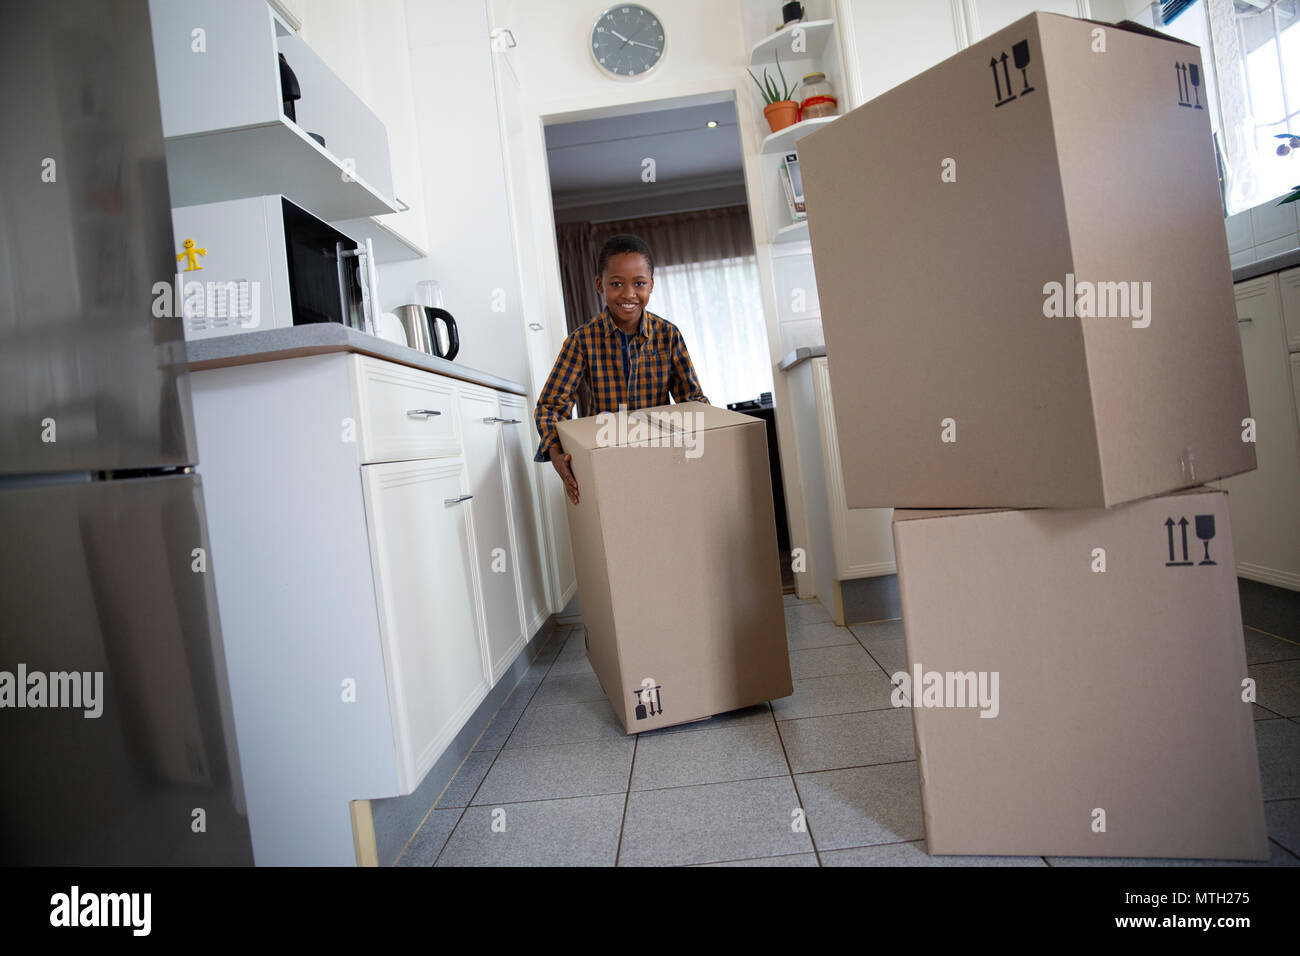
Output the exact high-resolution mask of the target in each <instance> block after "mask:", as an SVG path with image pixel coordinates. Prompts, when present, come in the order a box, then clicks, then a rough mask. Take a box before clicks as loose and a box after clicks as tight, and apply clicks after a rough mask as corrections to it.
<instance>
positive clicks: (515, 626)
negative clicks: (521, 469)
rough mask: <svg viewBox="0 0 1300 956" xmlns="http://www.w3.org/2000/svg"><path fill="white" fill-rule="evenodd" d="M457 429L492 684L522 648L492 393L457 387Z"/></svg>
mask: <svg viewBox="0 0 1300 956" xmlns="http://www.w3.org/2000/svg"><path fill="white" fill-rule="evenodd" d="M459 405H460V415H461V432H462V434H463V436H464V442H465V463H466V465H467V466H468V468H469V487H470V492H471V493H472V494H473V495H474V541H475V544H476V545H477V553H478V560H477V563H476V564H475V569H476V570H477V573H478V578H479V581H480V584H481V589H482V593H483V623H484V644H485V648H486V652H487V659H488V669H489V679H490V680H491V682H492V683H495V682H496V679H497V677H499V676H500V674H501V672H502V671H504V670H505V668H506V666H507V665H509V664H510V662H511V661H513V660H514V658H515V655H517V654H518V653H519V652H520V651H521V650H522V649H523V646H524V640H525V638H524V633H523V632H524V628H523V621H522V620H521V613H520V608H519V584H518V581H519V561H518V559H517V557H516V554H515V548H514V543H513V541H512V540H511V536H510V508H509V505H508V504H507V501H506V467H505V460H504V454H503V449H502V445H501V423H500V418H501V416H500V415H499V414H498V413H499V411H500V410H499V408H498V406H497V394H496V392H493V391H491V390H490V389H483V388H475V387H473V386H468V385H462V386H461V388H460V395H459Z"/></svg>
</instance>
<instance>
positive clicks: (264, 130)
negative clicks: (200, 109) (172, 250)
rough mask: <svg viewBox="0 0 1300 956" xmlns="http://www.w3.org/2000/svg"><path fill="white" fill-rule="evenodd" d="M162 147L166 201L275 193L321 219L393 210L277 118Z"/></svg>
mask: <svg viewBox="0 0 1300 956" xmlns="http://www.w3.org/2000/svg"><path fill="white" fill-rule="evenodd" d="M326 142H327V143H328V140H327V141H326ZM165 145H166V149H167V178H168V183H169V185H170V187H171V197H172V205H173V206H195V205H198V204H199V203H207V202H221V201H223V200H227V199H247V198H248V197H250V196H268V195H273V194H275V193H280V194H282V195H285V196H288V197H289V199H291V200H292V201H294V202H296V203H297V204H298V205H299V206H302V207H303V208H304V209H306V210H307V211H309V212H310V213H312V215H315V216H318V217H320V218H321V219H325V220H329V221H333V220H336V219H355V218H357V217H360V216H374V215H381V214H383V213H389V212H396V211H397V210H398V207H397V205H396V204H395V203H394V202H393V201H392V200H391V199H388V198H386V197H385V196H383V195H381V194H380V193H379V192H378V191H377V190H376V189H375V188H374V187H373V186H371V185H370V184H369V183H367V182H366V181H365V180H364V179H362V178H361V177H360V176H353V177H352V181H351V182H348V181H345V179H344V175H343V174H344V172H345V169H344V166H343V164H342V163H341V162H339V160H338V158H337V157H336V156H335V155H334V154H333V153H331V152H330V151H329V150H328V149H325V148H322V147H321V145H320V144H319V143H317V142H316V141H315V140H314V139H312V138H311V137H310V136H308V135H307V134H306V133H305V132H304V131H303V130H302V129H301V128H300V127H299V126H298V125H297V124H296V123H293V122H291V121H290V120H288V119H285V118H284V117H281V118H279V119H278V120H276V121H273V122H271V123H268V124H266V125H263V126H252V127H248V128H246V129H231V130H221V131H219V132H216V133H209V134H198V135H193V136H178V137H173V138H170V139H168V140H166V143H165Z"/></svg>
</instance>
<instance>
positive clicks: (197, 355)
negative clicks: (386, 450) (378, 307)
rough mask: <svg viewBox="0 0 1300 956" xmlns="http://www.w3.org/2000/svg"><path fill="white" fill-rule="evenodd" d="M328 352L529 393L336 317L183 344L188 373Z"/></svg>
mask: <svg viewBox="0 0 1300 956" xmlns="http://www.w3.org/2000/svg"><path fill="white" fill-rule="evenodd" d="M326 352H357V353H360V354H361V355H373V356H374V357H375V358H381V359H387V360H388V361H390V362H397V363H398V364H400V365H409V366H410V367H411V368H418V369H423V370H424V371H426V372H436V373H437V374H439V375H446V376H447V377H448V378H455V379H459V380H460V381H462V382H472V383H473V384H475V385H482V386H484V387H485V388H494V389H497V390H499V391H502V392H512V393H514V394H515V395H526V394H528V392H527V390H526V389H525V388H524V386H522V385H520V384H519V383H518V382H512V381H510V380H509V379H504V378H498V377H497V376H495V375H491V374H489V373H487V372H480V371H478V370H476V369H472V368H468V367H467V366H464V365H459V364H457V363H456V362H448V361H447V360H446V359H442V358H438V357H437V356H436V355H429V354H428V353H427V352H421V351H419V350H418V349H412V348H408V347H406V346H405V345H398V344H397V343H396V342H390V341H388V340H387V339H381V338H379V337H378V336H376V335H367V334H366V333H365V332H358V331H357V330H356V329H350V328H348V327H347V326H345V325H339V324H338V323H336V322H318V323H315V324H312V325H295V326H292V327H291V328H287V329H265V330H263V331H261V332H239V333H236V334H235V335H223V336H220V337H218V338H211V339H195V340H194V341H191V342H186V343H185V357H186V359H187V360H188V362H189V367H190V371H191V372H199V371H203V370H204V369H210V368H224V367H225V366H228V365H251V364H253V363H254V362H276V361H279V360H280V359H289V358H299V357H300V356H303V355H322V354H324V353H326Z"/></svg>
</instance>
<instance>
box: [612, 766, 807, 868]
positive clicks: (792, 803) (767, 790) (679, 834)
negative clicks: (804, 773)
mask: <svg viewBox="0 0 1300 956" xmlns="http://www.w3.org/2000/svg"><path fill="white" fill-rule="evenodd" d="M798 805H799V802H798V799H797V798H796V796H795V792H794V785H793V784H792V783H791V782H790V777H789V776H781V777H769V778H767V779H764V780H741V781H736V782H732V783H712V784H708V785H706V786H702V787H672V788H669V789H665V790H634V791H632V793H630V794H628V799H627V817H626V819H625V821H624V823H623V845H622V849H621V850H620V851H619V857H618V863H619V866H678V865H684V864H689V863H710V862H720V861H724V860H745V859H759V858H761V857H768V856H785V855H787V854H791V853H805V852H809V851H811V850H812V841H811V840H809V838H808V834H807V833H806V832H800V831H798V830H796V829H795V828H794V824H795V822H796V821H797V818H796V817H795V815H794V812H793V811H794V810H795V809H796V808H797V807H798Z"/></svg>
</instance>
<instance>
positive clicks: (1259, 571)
mask: <svg viewBox="0 0 1300 956" xmlns="http://www.w3.org/2000/svg"><path fill="white" fill-rule="evenodd" d="M1237 576H1238V577H1243V578H1249V579H1250V580H1251V581H1259V582H1260V583H1261V584H1271V585H1273V586H1274V587H1279V588H1289V589H1290V590H1292V591H1300V574H1293V573H1292V572H1290V571H1278V570H1276V569H1274V568H1265V567H1262V566H1261V565H1258V564H1246V563H1245V562H1243V561H1238V562H1237Z"/></svg>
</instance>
